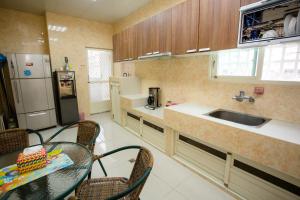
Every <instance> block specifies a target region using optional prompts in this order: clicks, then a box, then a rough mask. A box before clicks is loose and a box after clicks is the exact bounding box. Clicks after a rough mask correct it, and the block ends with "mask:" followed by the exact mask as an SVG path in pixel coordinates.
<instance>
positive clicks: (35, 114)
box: [28, 112, 47, 117]
mask: <svg viewBox="0 0 300 200" xmlns="http://www.w3.org/2000/svg"><path fill="white" fill-rule="evenodd" d="M46 114H47V113H45V112H42V113H33V114H30V115H28V116H29V117H36V116H41V115H46Z"/></svg>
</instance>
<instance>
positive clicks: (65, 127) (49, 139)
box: [44, 122, 79, 144]
mask: <svg viewBox="0 0 300 200" xmlns="http://www.w3.org/2000/svg"><path fill="white" fill-rule="evenodd" d="M78 123H79V122H73V123H71V124H68V125H66V126H64V127H63V128H61V129H60V130H59V131H57V132H56V133H54V134H53V135H52V136H51V137H50V138H48V139H47V140H46V141H45V142H44V144H47V143H49V142H50V141H51V140H52V139H53V138H55V137H56V136H57V135H58V134H60V133H61V132H63V131H64V130H66V129H68V128H70V127H72V126H74V125H76V124H78Z"/></svg>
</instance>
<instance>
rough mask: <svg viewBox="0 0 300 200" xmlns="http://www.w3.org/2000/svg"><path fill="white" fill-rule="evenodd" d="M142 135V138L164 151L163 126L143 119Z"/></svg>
mask: <svg viewBox="0 0 300 200" xmlns="http://www.w3.org/2000/svg"><path fill="white" fill-rule="evenodd" d="M142 137H143V139H144V140H146V141H148V142H149V143H151V144H152V145H154V146H155V147H157V148H159V149H160V150H162V151H165V147H166V144H165V141H166V138H165V133H164V128H162V127H161V126H158V125H156V124H154V123H152V122H149V121H146V120H143V132H142Z"/></svg>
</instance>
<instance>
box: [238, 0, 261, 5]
mask: <svg viewBox="0 0 300 200" xmlns="http://www.w3.org/2000/svg"><path fill="white" fill-rule="evenodd" d="M259 1H261V0H241V6H246V5H249V4H252V3H256V2H259Z"/></svg>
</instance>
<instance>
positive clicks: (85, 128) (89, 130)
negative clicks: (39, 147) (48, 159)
mask: <svg viewBox="0 0 300 200" xmlns="http://www.w3.org/2000/svg"><path fill="white" fill-rule="evenodd" d="M74 125H78V131H77V139H76V142H77V143H79V144H82V145H84V146H86V147H87V148H88V149H89V150H90V151H91V152H92V153H93V152H94V147H95V141H96V138H97V137H98V135H99V133H100V127H99V125H98V124H97V123H96V122H93V121H89V120H85V121H80V122H74V123H72V124H69V125H67V126H65V127H63V128H62V129H60V130H59V131H57V132H56V133H54V135H52V136H51V137H50V138H49V139H48V140H46V141H45V143H48V142H50V141H51V140H52V139H53V138H55V137H56V136H57V135H58V134H60V133H61V132H63V131H64V130H66V129H68V128H70V127H72V126H74Z"/></svg>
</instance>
